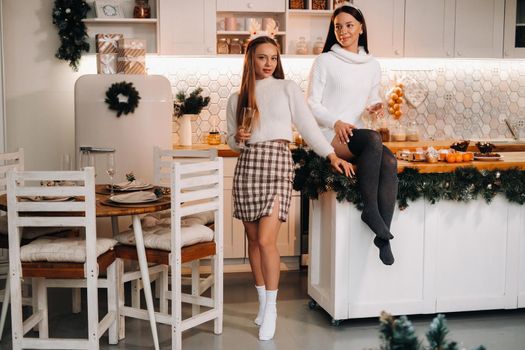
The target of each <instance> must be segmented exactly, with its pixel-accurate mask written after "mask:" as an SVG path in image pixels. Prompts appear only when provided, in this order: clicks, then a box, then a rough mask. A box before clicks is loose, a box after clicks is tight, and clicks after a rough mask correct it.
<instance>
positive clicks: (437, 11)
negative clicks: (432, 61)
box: [405, 0, 456, 57]
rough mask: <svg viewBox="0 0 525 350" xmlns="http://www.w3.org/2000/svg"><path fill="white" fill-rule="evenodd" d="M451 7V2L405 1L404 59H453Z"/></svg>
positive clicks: (452, 9) (452, 18) (434, 0)
mask: <svg viewBox="0 0 525 350" xmlns="http://www.w3.org/2000/svg"><path fill="white" fill-rule="evenodd" d="M455 3H456V1H455V0H406V3H405V56H407V57H453V56H454V24H455Z"/></svg>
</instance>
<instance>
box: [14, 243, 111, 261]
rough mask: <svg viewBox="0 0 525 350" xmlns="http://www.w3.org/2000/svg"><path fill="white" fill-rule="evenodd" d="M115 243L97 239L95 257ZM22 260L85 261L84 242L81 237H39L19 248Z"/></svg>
mask: <svg viewBox="0 0 525 350" xmlns="http://www.w3.org/2000/svg"><path fill="white" fill-rule="evenodd" d="M115 244H117V241H116V240H114V239H111V238H98V239H97V257H99V256H100V255H101V254H104V253H105V252H107V251H108V250H110V249H113V247H114V246H115ZM20 258H21V260H22V261H23V262H31V261H48V262H77V263H83V262H85V261H86V242H85V240H84V239H82V238H78V237H73V238H61V237H40V238H38V239H36V240H34V241H32V242H31V243H29V244H26V245H25V246H22V247H21V248H20Z"/></svg>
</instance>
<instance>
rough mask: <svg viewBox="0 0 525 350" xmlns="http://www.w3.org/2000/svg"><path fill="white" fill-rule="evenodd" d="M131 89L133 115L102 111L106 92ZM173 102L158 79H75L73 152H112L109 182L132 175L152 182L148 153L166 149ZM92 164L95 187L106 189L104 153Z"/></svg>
mask: <svg viewBox="0 0 525 350" xmlns="http://www.w3.org/2000/svg"><path fill="white" fill-rule="evenodd" d="M122 81H125V82H127V83H129V82H130V83H133V87H134V88H135V89H136V90H137V91H138V93H139V96H140V100H139V104H138V106H137V108H136V109H135V111H134V113H129V114H127V115H125V114H122V115H121V116H120V117H117V113H116V112H115V111H113V110H110V109H109V108H108V104H107V103H106V102H105V98H106V91H107V90H108V89H109V87H110V86H111V85H112V84H113V83H117V82H122ZM172 113H173V96H172V92H171V85H170V82H169V80H168V79H166V78H165V77H163V76H160V75H122V74H115V75H103V74H91V75H84V76H81V77H80V78H79V79H78V80H77V81H76V84H75V148H76V158H77V160H76V164H77V167H78V165H79V148H80V147H81V146H90V147H96V148H109V149H114V150H115V158H116V170H117V171H116V175H115V182H121V181H124V180H125V174H126V173H129V172H133V173H134V175H135V177H136V178H137V179H141V180H143V181H147V182H151V181H152V180H153V148H154V147H155V146H159V147H161V148H163V149H171V147H172V144H171V140H172ZM92 154H93V155H94V158H95V168H96V174H97V177H96V182H97V183H109V181H110V179H109V177H108V175H107V174H106V171H105V168H106V158H107V155H106V154H105V153H92Z"/></svg>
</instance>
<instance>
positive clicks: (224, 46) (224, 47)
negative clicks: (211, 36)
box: [217, 38, 230, 55]
mask: <svg viewBox="0 0 525 350" xmlns="http://www.w3.org/2000/svg"><path fill="white" fill-rule="evenodd" d="M229 52H230V49H229V48H228V41H227V40H226V38H220V39H219V41H217V54H219V55H227V54H228V53H229Z"/></svg>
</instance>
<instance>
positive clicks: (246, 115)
mask: <svg viewBox="0 0 525 350" xmlns="http://www.w3.org/2000/svg"><path fill="white" fill-rule="evenodd" d="M254 115H255V110H254V109H253V108H251V107H243V108H242V122H241V125H240V126H239V128H238V129H237V133H236V134H235V141H237V143H238V144H239V146H240V147H241V148H244V145H245V143H246V141H247V140H249V139H250V137H251V135H252V134H251V132H252V126H253V125H252V124H253V117H254Z"/></svg>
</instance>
